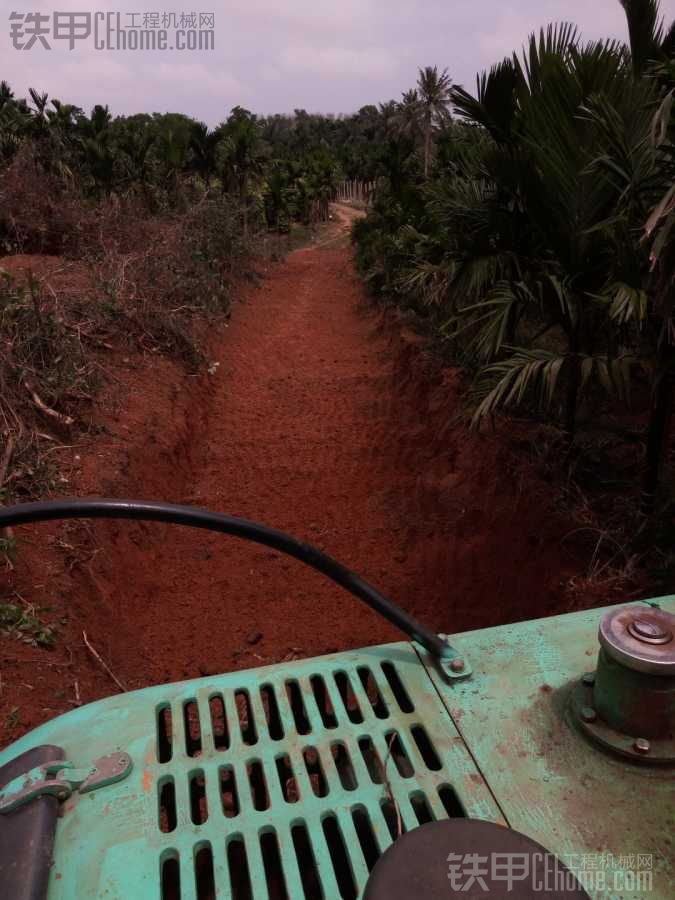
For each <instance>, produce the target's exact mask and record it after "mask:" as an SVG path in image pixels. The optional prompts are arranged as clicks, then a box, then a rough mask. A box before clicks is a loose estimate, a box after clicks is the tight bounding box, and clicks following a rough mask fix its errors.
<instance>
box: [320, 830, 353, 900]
mask: <svg viewBox="0 0 675 900" xmlns="http://www.w3.org/2000/svg"><path fill="white" fill-rule="evenodd" d="M321 825H322V827H323V834H324V838H325V839H326V846H327V847H328V852H329V854H330V860H331V862H332V864H333V871H334V872H335V878H336V880H337V885H338V889H339V891H340V896H341V897H342V898H343V900H356V898H357V896H358V893H357V890H356V883H355V882H354V872H353V870H352V865H351V860H350V858H349V854H348V853H347V848H346V847H345V842H344V838H343V836H342V831H341V829H340V826H339V824H338V820H337V818H336V816H334V815H329V816H326V817H325V818H324V820H323V822H322V823H321Z"/></svg>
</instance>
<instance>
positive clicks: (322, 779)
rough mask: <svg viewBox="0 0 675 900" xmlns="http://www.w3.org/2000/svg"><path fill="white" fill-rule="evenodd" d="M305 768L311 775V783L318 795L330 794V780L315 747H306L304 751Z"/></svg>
mask: <svg viewBox="0 0 675 900" xmlns="http://www.w3.org/2000/svg"><path fill="white" fill-rule="evenodd" d="M302 758H303V759H304V761H305V768H306V769H307V775H308V776H309V783H310V784H311V786H312V790H313V791H314V794H315V795H316V796H317V797H325V796H326V795H327V794H328V782H327V781H326V775H325V773H324V771H323V766H322V765H321V757H320V756H319V753H318V751H317V750H316V749H315V748H314V747H305V749H304V750H303V751H302Z"/></svg>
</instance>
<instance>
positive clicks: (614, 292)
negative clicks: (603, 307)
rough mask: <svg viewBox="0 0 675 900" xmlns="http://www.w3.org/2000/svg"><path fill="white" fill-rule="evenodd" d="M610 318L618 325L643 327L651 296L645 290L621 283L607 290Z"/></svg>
mask: <svg viewBox="0 0 675 900" xmlns="http://www.w3.org/2000/svg"><path fill="white" fill-rule="evenodd" d="M605 296H606V297H607V298H608V300H609V303H610V306H609V316H610V318H611V319H612V320H613V321H614V322H616V324H617V325H628V324H629V323H631V322H636V323H637V325H638V327H641V326H642V325H643V323H644V322H645V321H646V319H647V314H648V311H649V295H648V294H647V291H645V290H644V289H643V288H638V287H633V286H632V285H630V284H625V283H622V282H619V283H617V284H613V285H611V286H610V288H609V289H608V290H607V292H606V294H605Z"/></svg>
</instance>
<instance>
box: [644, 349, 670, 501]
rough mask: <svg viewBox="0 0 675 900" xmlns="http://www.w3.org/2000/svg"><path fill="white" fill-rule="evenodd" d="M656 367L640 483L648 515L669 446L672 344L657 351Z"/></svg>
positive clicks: (654, 498)
mask: <svg viewBox="0 0 675 900" xmlns="http://www.w3.org/2000/svg"><path fill="white" fill-rule="evenodd" d="M659 356H660V360H659V368H660V369H662V375H661V378H660V379H659V381H658V383H657V385H656V388H655V390H654V395H653V399H652V408H651V413H650V416H649V425H648V426H647V454H646V466H645V474H644V482H643V500H642V504H643V511H644V512H645V513H646V514H647V515H651V514H652V513H653V511H654V504H655V503H656V492H657V490H658V486H659V478H660V476H661V469H662V466H663V460H664V458H665V456H666V453H667V451H668V446H669V438H670V426H671V423H672V419H673V400H674V399H675V347H672V346H666V347H665V348H664V349H663V350H662V351H661V353H660V354H659Z"/></svg>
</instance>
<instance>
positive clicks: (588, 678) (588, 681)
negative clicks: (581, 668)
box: [581, 672, 595, 687]
mask: <svg viewBox="0 0 675 900" xmlns="http://www.w3.org/2000/svg"><path fill="white" fill-rule="evenodd" d="M581 682H582V684H583V685H585V687H593V685H594V684H595V672H586V674H585V675H584V676H583V678H582V679H581Z"/></svg>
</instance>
